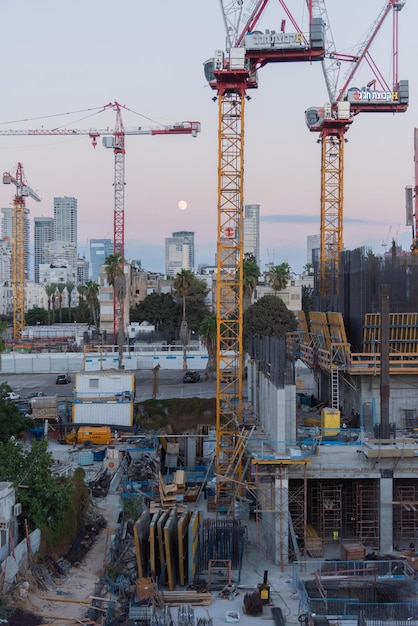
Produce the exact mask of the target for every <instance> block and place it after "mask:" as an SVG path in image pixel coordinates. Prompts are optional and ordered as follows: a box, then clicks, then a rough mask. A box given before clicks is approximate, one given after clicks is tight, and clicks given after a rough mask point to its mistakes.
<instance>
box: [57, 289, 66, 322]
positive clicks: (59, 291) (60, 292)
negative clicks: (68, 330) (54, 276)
mask: <svg viewBox="0 0 418 626" xmlns="http://www.w3.org/2000/svg"><path fill="white" fill-rule="evenodd" d="M64 289H65V283H57V291H58V309H59V312H60V324H62V294H63V293H64Z"/></svg>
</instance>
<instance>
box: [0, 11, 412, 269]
mask: <svg viewBox="0 0 418 626" xmlns="http://www.w3.org/2000/svg"><path fill="white" fill-rule="evenodd" d="M385 4H386V2H385V0H368V1H367V3H365V2H364V0H352V1H351V2H350V3H342V2H338V1H337V0H328V1H327V8H328V14H329V18H330V23H331V26H332V29H333V33H334V40H335V43H336V46H337V49H338V51H339V52H346V53H351V54H353V53H355V52H356V51H357V50H358V46H359V43H360V42H361V41H362V39H363V37H364V35H365V34H367V32H368V31H369V29H370V26H371V25H372V23H373V22H374V20H375V19H376V18H377V17H378V15H379V13H380V11H381V9H382V7H383V6H384V5H385ZM287 5H288V7H289V9H290V10H291V11H292V13H293V15H294V17H295V19H296V20H297V22H298V23H299V24H301V25H302V28H303V27H305V29H306V4H305V1H304V0H288V2H287ZM364 5H367V6H366V7H365V6H364ZM282 13H283V11H282V9H281V7H280V5H279V3H278V2H277V0H270V4H269V7H268V9H267V11H266V14H265V16H264V17H263V20H262V22H261V23H260V29H264V28H275V29H276V30H279V29H280V21H281V19H282V17H284V16H283V14H282ZM417 23H418V6H417V4H416V3H414V2H413V0H407V2H406V4H405V7H404V9H403V10H402V11H401V12H400V14H399V28H400V42H399V77H400V78H401V79H407V80H409V88H410V106H409V110H408V112H406V113H404V114H398V115H391V114H369V115H365V114H364V115H359V116H358V117H357V118H356V119H355V121H354V123H353V125H352V128H351V129H350V131H349V132H348V133H347V139H348V143H347V144H346V150H345V208H344V215H345V218H347V219H346V222H345V226H344V244H345V247H347V248H353V247H357V246H360V245H367V246H371V247H373V249H374V250H375V252H377V253H381V252H383V247H382V242H383V241H385V240H386V239H387V237H388V233H389V232H391V237H393V236H395V235H396V236H397V239H398V241H399V242H400V243H402V244H403V245H404V248H408V247H409V244H410V242H411V231H410V228H409V227H408V228H407V227H406V226H405V195H404V189H405V186H406V185H414V180H413V176H414V164H413V156H414V152H413V132H414V127H415V126H416V125H418V115H417V110H418V104H417V102H418V98H417V78H416V68H415V62H416V59H417V58H418V50H417V48H418V40H417V38H416V34H415V29H416V24H417ZM2 25H3V29H2V41H1V47H2V52H3V60H4V63H3V76H2V93H3V98H2V100H1V103H0V130H7V129H10V128H40V127H41V126H43V127H44V128H54V127H70V126H71V127H73V128H80V129H88V128H90V127H95V128H106V127H108V126H109V127H110V128H113V127H114V124H115V114H114V112H113V111H106V112H104V113H101V114H100V115H94V116H93V115H90V114H87V113H79V114H70V113H68V115H65V116H62V117H55V115H56V114H59V113H63V112H72V111H82V110H85V109H94V108H97V107H101V106H102V105H104V104H106V103H108V102H112V101H115V100H117V101H118V102H119V103H121V104H123V105H126V106H127V107H128V108H129V109H131V110H132V111H135V112H136V113H140V114H142V115H144V116H146V118H148V119H146V118H144V117H141V116H140V115H137V114H134V113H130V112H128V111H126V112H124V113H123V119H124V123H125V127H131V126H155V125H157V124H160V123H162V124H172V123H174V122H178V121H183V120H190V121H195V120H197V121H200V122H201V124H202V132H201V133H200V135H199V136H198V137H197V138H196V139H193V138H192V137H190V136H187V135H186V136H156V137H155V136H154V137H151V136H133V137H129V136H128V137H126V190H125V194H126V195H125V225H126V232H125V242H126V243H125V250H126V256H127V257H132V258H141V259H142V263H143V266H144V267H145V268H146V269H149V270H155V271H164V239H165V237H168V236H170V235H171V233H172V232H173V231H176V230H183V229H186V230H192V231H195V245H196V261H197V263H213V262H214V254H215V248H216V227H217V215H216V202H217V128H218V120H217V111H218V110H217V104H216V103H214V102H212V97H213V96H214V92H212V91H211V89H210V88H209V87H208V85H207V83H206V80H205V77H204V73H203V62H204V61H205V60H206V59H207V58H209V57H211V56H213V53H214V51H215V49H217V48H224V42H225V36H224V26H223V21H222V16H221V11H220V7H219V2H218V0H206V1H205V2H202V1H200V2H196V0H178V1H177V2H172V1H171V0H155V1H154V2H147V3H145V2H138V1H136V2H134V1H133V0H120V1H119V2H118V3H115V2H111V1H110V0H88V2H86V1H81V0H73V1H72V2H71V3H65V4H64V3H60V2H56V0H42V2H38V3H35V2H33V0H17V1H16V2H15V3H9V4H6V5H5V6H4V7H3V10H2ZM287 30H289V31H291V30H292V27H291V25H290V24H288V26H287ZM391 42H392V35H391V16H389V17H388V18H387V20H386V22H385V26H384V28H383V29H382V31H381V33H380V35H379V38H378V39H377V41H376V44H375V46H374V47H373V49H372V53H373V58H374V59H375V61H376V63H377V65H378V66H379V69H380V70H381V71H382V73H383V75H384V76H385V77H386V78H387V79H389V78H390V77H391V71H392V68H391V55H390V50H391ZM369 80H370V74H369V72H368V71H367V66H365V67H364V69H363V70H362V71H361V72H360V73H359V76H358V79H357V81H356V85H355V86H362V85H364V84H366V83H367V82H368V81H369ZM250 95H251V101H249V102H248V103H246V114H245V203H246V204H252V203H257V204H260V205H261V216H262V218H267V217H268V216H269V217H270V218H271V221H269V222H267V221H262V222H261V257H262V264H264V263H267V262H268V261H269V260H270V261H274V262H276V263H280V262H282V261H288V262H289V263H290V265H291V267H292V269H293V270H294V271H296V272H299V271H301V270H302V268H303V265H304V264H305V263H306V237H307V235H310V234H314V233H318V232H319V207H320V146H319V144H317V143H316V140H317V135H315V134H310V133H309V131H308V129H307V127H306V125H305V121H304V111H305V109H307V108H308V107H310V106H314V105H317V106H320V105H322V104H323V103H324V102H325V101H326V100H327V93H326V89H325V83H324V79H323V75H322V70H321V65H320V63H314V64H311V65H309V64H305V63H303V64H302V63H301V64H280V65H279V64H277V65H272V66H267V67H265V68H263V69H262V70H261V71H260V73H259V88H258V90H253V91H252V92H251V94H250ZM48 116H51V117H48ZM21 120H26V121H25V122H20V121H21ZM18 161H20V162H22V163H23V166H24V170H25V174H26V177H27V180H28V183H29V185H30V186H31V187H33V188H34V189H36V190H37V191H38V193H39V195H40V196H41V197H42V202H41V203H40V204H36V203H35V202H33V201H31V200H28V202H27V206H28V208H29V209H30V211H31V217H33V216H39V215H45V216H50V215H52V214H53V198H54V196H64V195H67V196H75V197H76V198H77V199H78V240H79V251H80V253H81V254H85V253H87V254H88V241H89V239H90V238H101V237H110V238H111V237H112V236H113V164H114V157H113V152H112V151H111V150H106V149H105V148H103V147H102V145H101V141H100V140H99V142H98V145H97V147H96V148H95V149H93V148H92V147H91V143H90V139H89V138H88V137H87V136H77V137H70V138H66V137H28V136H24V137H5V136H3V137H2V136H0V164H1V165H0V167H1V168H2V171H9V170H11V169H13V167H14V166H15V165H16V163H17V162H18ZM12 200H13V191H12V188H11V187H10V186H4V185H1V186H0V206H9V205H10V203H11V202H12ZM179 200H186V201H187V204H188V207H187V209H186V210H184V211H181V210H179V208H178V202H179ZM272 216H279V217H278V218H277V220H276V221H274V218H273V217H272ZM280 216H282V217H281V218H280ZM283 216H296V218H294V219H292V220H290V219H289V220H286V219H285V218H283ZM297 216H299V218H298V219H297ZM305 216H306V217H305Z"/></svg>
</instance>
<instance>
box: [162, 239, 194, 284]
mask: <svg viewBox="0 0 418 626" xmlns="http://www.w3.org/2000/svg"><path fill="white" fill-rule="evenodd" d="M193 269H194V232H191V231H188V230H181V231H178V232H176V233H172V236H171V237H167V238H166V240H165V273H166V276H167V277H169V276H171V277H174V276H175V275H176V274H178V273H179V272H180V271H181V270H189V271H191V272H192V271H193Z"/></svg>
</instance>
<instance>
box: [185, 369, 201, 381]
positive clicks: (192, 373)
mask: <svg viewBox="0 0 418 626" xmlns="http://www.w3.org/2000/svg"><path fill="white" fill-rule="evenodd" d="M199 380H200V374H199V372H196V370H187V371H186V372H184V376H183V382H184V383H198V382H199Z"/></svg>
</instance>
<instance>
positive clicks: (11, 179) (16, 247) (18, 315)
mask: <svg viewBox="0 0 418 626" xmlns="http://www.w3.org/2000/svg"><path fill="white" fill-rule="evenodd" d="M3 183H4V184H6V185H10V184H11V183H13V184H14V185H16V195H15V197H14V202H13V205H14V213H13V291H14V293H13V296H14V297H13V336H14V339H20V338H21V336H22V331H23V329H24V328H25V198H26V197H27V196H30V197H31V198H32V199H33V200H36V202H40V200H41V199H40V197H39V196H38V194H37V193H36V192H35V191H33V190H32V189H31V188H30V187H28V185H27V183H26V179H25V175H24V173H23V165H22V164H21V163H18V164H17V166H16V173H15V174H11V173H10V172H5V173H4V174H3Z"/></svg>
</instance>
